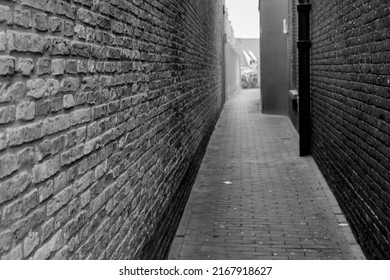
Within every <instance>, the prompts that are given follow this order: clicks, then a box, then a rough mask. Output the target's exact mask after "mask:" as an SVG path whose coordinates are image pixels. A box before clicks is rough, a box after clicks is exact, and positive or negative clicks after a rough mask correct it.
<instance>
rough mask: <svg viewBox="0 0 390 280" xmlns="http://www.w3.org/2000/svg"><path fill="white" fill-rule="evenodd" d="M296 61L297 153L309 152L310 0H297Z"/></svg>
mask: <svg viewBox="0 0 390 280" xmlns="http://www.w3.org/2000/svg"><path fill="white" fill-rule="evenodd" d="M297 8H298V42H297V47H298V61H299V62H298V63H299V66H298V67H299V68H298V71H299V75H298V79H299V81H298V84H299V155H300V156H302V157H303V156H307V155H309V154H310V152H311V149H310V144H311V143H310V142H311V141H310V138H311V136H310V131H311V124H310V123H311V120H310V48H311V41H310V9H311V4H310V0H299V4H298V5H297Z"/></svg>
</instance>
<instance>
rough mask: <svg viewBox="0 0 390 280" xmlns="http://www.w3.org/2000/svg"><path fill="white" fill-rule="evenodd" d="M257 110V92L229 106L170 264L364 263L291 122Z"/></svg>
mask: <svg viewBox="0 0 390 280" xmlns="http://www.w3.org/2000/svg"><path fill="white" fill-rule="evenodd" d="M260 108H261V106H260V98H259V92H258V89H254V90H244V91H242V92H241V93H240V94H238V95H236V96H234V97H233V98H231V99H230V100H229V101H228V102H227V103H226V105H225V108H224V110H223V112H222V115H221V118H220V120H219V122H218V124H217V127H216V129H215V131H214V133H213V135H212V138H211V140H210V144H209V146H208V150H207V153H206V155H205V158H204V160H203V163H202V166H201V169H200V171H199V174H198V177H197V179H196V182H195V185H194V187H193V190H192V193H191V196H190V199H189V201H188V204H187V206H186V210H185V213H184V216H183V218H182V220H181V223H180V226H179V228H178V231H177V233H176V237H175V240H174V242H173V244H172V246H171V251H170V255H169V258H170V259H361V258H364V255H363V254H362V252H361V249H360V247H359V245H357V243H356V240H355V239H354V237H353V235H352V233H351V231H350V228H349V226H348V224H347V222H346V220H345V218H344V216H343V214H342V213H341V210H340V208H339V207H338V205H337V202H336V200H335V199H334V197H333V195H332V193H331V191H330V190H329V188H328V186H327V184H326V182H325V181H324V179H323V177H322V175H321V173H320V172H319V170H318V168H317V166H316V164H315V163H314V160H313V159H312V158H311V157H305V158H301V157H299V156H298V135H297V133H296V131H295V130H294V128H293V126H292V124H291V123H290V121H289V119H288V118H287V117H280V116H272V115H263V114H261V112H260Z"/></svg>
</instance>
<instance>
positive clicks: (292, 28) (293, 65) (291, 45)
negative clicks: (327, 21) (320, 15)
mask: <svg viewBox="0 0 390 280" xmlns="http://www.w3.org/2000/svg"><path fill="white" fill-rule="evenodd" d="M297 4H298V0H288V37H287V51H288V89H289V90H298V48H297V41H298V11H297ZM297 103H298V100H293V98H292V96H291V95H289V97H288V116H289V117H290V119H291V122H292V123H293V124H294V126H295V128H296V129H297V130H299V119H298V116H299V114H298V107H299V106H298V105H297Z"/></svg>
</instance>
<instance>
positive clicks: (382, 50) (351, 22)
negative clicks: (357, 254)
mask: <svg viewBox="0 0 390 280" xmlns="http://www.w3.org/2000/svg"><path fill="white" fill-rule="evenodd" d="M311 2H312V19H311V20H312V40H313V47H312V59H311V88H312V93H311V94H312V122H313V131H312V150H313V153H314V156H315V158H316V161H317V162H318V164H319V166H320V167H321V170H322V171H323V173H324V174H325V176H326V178H327V180H328V182H329V183H330V186H331V188H332V190H333V191H334V193H335V194H336V196H337V198H338V200H339V202H340V203H341V206H342V208H343V210H344V211H345V212H346V214H347V216H348V221H349V223H350V225H351V226H352V229H353V230H354V233H355V235H356V237H357V238H358V240H359V242H360V244H361V245H362V247H363V249H364V251H365V253H366V255H367V256H368V257H370V258H373V259H389V258H390V244H389V237H390V7H389V4H388V2H387V1H382V0H359V1H356V0H344V1H338V0H337V1H336V0H327V1H319V0H314V1H311Z"/></svg>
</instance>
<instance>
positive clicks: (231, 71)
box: [225, 43, 241, 99]
mask: <svg viewBox="0 0 390 280" xmlns="http://www.w3.org/2000/svg"><path fill="white" fill-rule="evenodd" d="M225 79H226V80H225V87H226V96H227V99H228V98H229V97H231V96H232V95H233V94H234V93H236V92H237V91H238V90H240V89H241V62H240V56H239V54H238V53H237V52H236V50H235V49H234V48H233V46H232V45H230V43H225Z"/></svg>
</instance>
